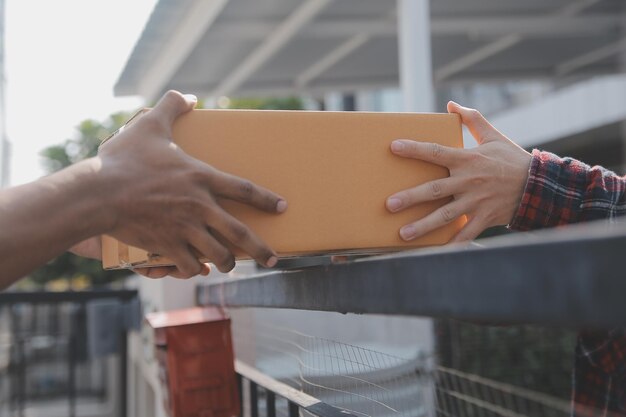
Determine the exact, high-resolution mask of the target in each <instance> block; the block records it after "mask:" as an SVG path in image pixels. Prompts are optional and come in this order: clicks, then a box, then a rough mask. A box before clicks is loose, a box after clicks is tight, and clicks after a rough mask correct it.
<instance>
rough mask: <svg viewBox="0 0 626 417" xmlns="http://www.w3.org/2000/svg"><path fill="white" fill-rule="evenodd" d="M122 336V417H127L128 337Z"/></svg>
mask: <svg viewBox="0 0 626 417" xmlns="http://www.w3.org/2000/svg"><path fill="white" fill-rule="evenodd" d="M121 332H122V334H120V350H119V355H120V416H121V417H126V415H127V411H128V410H127V409H128V338H127V337H128V335H127V333H126V330H124V329H122V331H121Z"/></svg>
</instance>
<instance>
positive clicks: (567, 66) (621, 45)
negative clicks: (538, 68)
mask: <svg viewBox="0 0 626 417" xmlns="http://www.w3.org/2000/svg"><path fill="white" fill-rule="evenodd" d="M625 51H626V39H621V40H619V41H618V42H615V43H612V44H609V45H606V46H603V47H602V48H598V49H595V50H593V51H591V52H587V53H585V54H582V55H579V56H577V57H575V58H572V59H570V60H569V61H566V62H563V63H562V64H560V65H558V66H557V67H556V70H555V73H556V75H557V76H559V77H561V76H564V75H567V74H570V73H572V72H574V71H576V70H577V69H580V68H583V67H586V66H589V65H592V64H595V63H596V62H599V61H601V60H603V59H605V58H609V57H612V56H615V55H617V54H620V53H622V52H625Z"/></svg>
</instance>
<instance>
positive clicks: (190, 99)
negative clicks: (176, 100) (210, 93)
mask: <svg viewBox="0 0 626 417" xmlns="http://www.w3.org/2000/svg"><path fill="white" fill-rule="evenodd" d="M184 96H185V99H187V100H189V101H194V102H195V101H198V97H196V96H195V95H194V94H185V95H184Z"/></svg>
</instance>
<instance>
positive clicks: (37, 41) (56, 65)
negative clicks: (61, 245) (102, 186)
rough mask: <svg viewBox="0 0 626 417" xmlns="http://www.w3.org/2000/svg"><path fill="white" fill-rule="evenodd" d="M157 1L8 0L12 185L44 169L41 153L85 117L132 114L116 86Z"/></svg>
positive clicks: (133, 102) (132, 103) (132, 101)
mask: <svg viewBox="0 0 626 417" xmlns="http://www.w3.org/2000/svg"><path fill="white" fill-rule="evenodd" d="M155 4H156V0H130V1H129V0H54V1H50V0H6V14H5V18H6V21H5V65H6V67H5V71H6V80H5V82H6V128H7V135H8V138H9V141H10V142H11V145H12V159H11V174H10V176H11V177H10V185H19V184H23V183H26V182H30V181H33V180H35V179H37V178H39V177H41V176H42V175H44V174H45V173H44V171H43V168H42V164H41V158H40V156H39V153H40V151H41V150H42V149H44V148H46V147H47V146H50V145H55V144H60V143H63V142H64V141H65V140H66V139H70V138H73V137H75V136H76V134H77V132H76V126H78V124H79V123H80V122H81V121H83V120H85V119H95V120H99V121H103V120H105V119H106V118H107V117H108V116H109V115H110V114H112V113H115V112H118V111H123V110H124V111H134V110H136V109H137V108H139V107H140V106H141V105H142V101H141V100H140V99H139V98H138V97H126V98H119V97H114V96H113V86H114V85H115V82H116V81H117V79H118V77H119V75H120V74H121V72H122V69H123V68H124V65H125V63H126V61H127V59H128V57H129V56H130V54H131V52H132V49H133V47H134V45H135V43H136V41H137V40H138V38H139V36H140V35H141V31H142V30H143V27H144V25H145V23H146V21H147V20H148V18H149V16H150V13H151V12H152V9H153V8H154V6H155Z"/></svg>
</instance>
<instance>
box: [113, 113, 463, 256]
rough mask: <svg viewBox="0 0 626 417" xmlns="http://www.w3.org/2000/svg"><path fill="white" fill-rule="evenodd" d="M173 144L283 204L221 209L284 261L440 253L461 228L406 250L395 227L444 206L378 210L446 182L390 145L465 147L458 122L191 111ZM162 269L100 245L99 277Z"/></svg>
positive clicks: (129, 251) (443, 117)
mask: <svg viewBox="0 0 626 417" xmlns="http://www.w3.org/2000/svg"><path fill="white" fill-rule="evenodd" d="M173 137H174V141H175V142H176V143H177V144H178V145H179V146H180V147H181V148H182V149H183V150H185V151H186V152H187V153H188V154H190V155H192V156H194V157H195V158H198V159H200V160H202V161H205V162H207V163H209V164H211V165H213V166H214V167H216V168H218V169H220V170H223V171H226V172H229V173H232V174H235V175H238V176H241V177H244V178H247V179H250V180H252V181H254V182H255V183H257V184H259V185H262V186H265V187H267V188H269V189H271V190H274V191H275V192H277V193H278V194H280V195H282V196H283V197H285V198H286V200H287V202H288V209H287V211H286V212H285V213H283V214H280V215H274V214H267V213H263V212H260V211H257V210H255V209H252V208H250V207H247V206H244V205H242V204H240V203H236V202H231V201H227V202H225V203H224V207H225V209H226V210H228V211H229V212H230V213H231V214H233V215H234V216H236V217H237V218H239V219H240V220H242V221H243V222H244V223H246V224H247V225H248V226H250V227H251V229H252V230H254V231H255V232H256V233H257V234H259V235H260V236H261V238H263V239H264V240H265V241H266V242H267V243H268V244H270V246H271V247H272V248H273V249H274V250H275V251H277V253H278V254H279V255H280V256H283V257H285V256H297V255H311V254H321V253H371V252H386V251H393V250H399V249H403V248H410V247H419V246H429V245H441V244H444V243H446V242H448V241H449V239H450V238H451V237H452V236H453V235H454V234H455V233H456V232H457V231H458V230H459V229H460V228H461V226H462V225H463V224H464V222H465V218H461V219H459V220H457V221H455V222H453V223H451V224H449V225H447V226H446V227H443V228H441V229H439V230H436V231H434V232H432V233H430V234H428V235H426V236H424V237H422V238H420V239H417V240H415V241H412V242H404V241H403V240H402V239H400V237H399V234H398V231H399V229H400V227H402V226H403V225H405V224H407V223H410V222H412V221H415V220H417V219H419V218H421V217H423V216H425V215H426V214H428V213H430V212H432V211H433V210H434V209H436V208H437V207H439V206H441V205H442V204H443V203H444V202H445V201H446V200H440V201H437V202H433V203H428V204H423V205H420V206H419V207H415V208H412V209H409V210H406V211H403V212H401V213H396V214H391V213H389V212H388V211H387V209H386V208H385V201H386V199H387V197H389V196H390V195H391V194H393V193H395V192H397V191H400V190H403V189H405V188H409V187H413V186H415V185H417V184H419V183H423V182H426V181H429V180H432V179H435V178H441V177H445V176H447V175H448V170H447V169H446V168H443V167H439V166H435V165H432V164H427V163H424V162H421V161H416V160H409V159H404V158H400V157H398V156H395V155H393V154H392V153H391V151H390V149H389V147H390V144H391V142H392V141H393V140H394V139H413V140H418V141H426V142H437V143H440V144H442V145H445V146H453V147H462V133H461V122H460V118H459V116H458V115H455V114H452V115H450V114H416V113H363V112H313V111H259V110H256V111H255V110H193V111H191V112H190V113H188V114H185V115H183V116H182V117H180V118H179V119H178V120H177V121H176V123H175V124H174V128H173ZM238 258H245V256H244V255H243V254H238ZM168 262H169V261H168V260H167V259H164V258H162V257H159V256H154V255H149V254H148V253H146V251H145V250H141V249H138V248H133V247H128V246H126V245H124V244H122V243H120V242H117V241H116V240H115V239H113V238H110V237H104V238H103V265H104V267H105V268H118V267H128V266H131V265H134V266H139V265H141V266H145V265H164V264H168Z"/></svg>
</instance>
